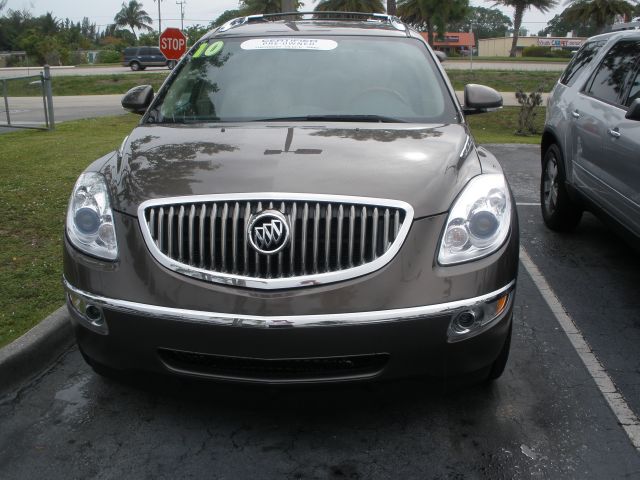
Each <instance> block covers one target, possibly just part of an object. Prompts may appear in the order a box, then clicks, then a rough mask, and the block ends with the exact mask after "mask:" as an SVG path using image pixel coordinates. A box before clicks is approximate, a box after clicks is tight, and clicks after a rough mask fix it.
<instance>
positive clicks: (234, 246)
mask: <svg viewBox="0 0 640 480" xmlns="http://www.w3.org/2000/svg"><path fill="white" fill-rule="evenodd" d="M239 218H240V204H239V203H238V202H236V203H235V205H234V206H233V216H232V218H231V265H232V267H231V272H232V273H238V219H239Z"/></svg>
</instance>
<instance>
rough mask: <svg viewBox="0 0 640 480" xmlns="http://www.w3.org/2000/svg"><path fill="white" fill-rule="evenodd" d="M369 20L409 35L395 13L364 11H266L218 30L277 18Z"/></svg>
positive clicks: (237, 19)
mask: <svg viewBox="0 0 640 480" xmlns="http://www.w3.org/2000/svg"><path fill="white" fill-rule="evenodd" d="M311 19H313V20H319V19H328V20H343V21H353V20H367V21H375V22H380V23H387V24H389V25H391V26H392V27H393V28H395V29H396V30H400V31H403V32H407V36H409V29H408V28H407V26H406V25H405V24H404V22H403V21H402V20H400V19H399V18H398V17H396V16H394V15H387V14H385V13H363V12H282V13H265V14H261V15H248V16H246V17H238V18H234V19H233V20H229V21H228V22H227V23H225V24H224V25H222V26H220V27H218V30H217V31H218V32H220V33H222V32H226V31H228V30H231V29H232V28H235V27H239V26H241V25H245V24H248V23H259V22H268V21H277V20H311Z"/></svg>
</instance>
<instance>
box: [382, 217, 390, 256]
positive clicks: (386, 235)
mask: <svg viewBox="0 0 640 480" xmlns="http://www.w3.org/2000/svg"><path fill="white" fill-rule="evenodd" d="M389 218H390V214H389V209H388V208H385V209H384V235H383V237H382V241H383V244H382V245H383V248H384V251H385V252H386V251H387V250H389Z"/></svg>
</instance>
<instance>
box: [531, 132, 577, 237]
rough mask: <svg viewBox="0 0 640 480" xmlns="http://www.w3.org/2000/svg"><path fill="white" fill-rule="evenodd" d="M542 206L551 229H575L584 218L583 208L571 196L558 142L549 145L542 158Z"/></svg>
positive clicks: (546, 221)
mask: <svg viewBox="0 0 640 480" xmlns="http://www.w3.org/2000/svg"><path fill="white" fill-rule="evenodd" d="M540 206H541V208H542V218H543V220H544V223H545V225H546V226H547V227H549V228H550V229H551V230H555V231H558V232H568V231H571V230H574V229H575V228H576V227H577V226H578V223H579V222H580V219H581V218H582V208H580V206H579V205H576V204H575V203H574V202H572V201H571V198H569V193H568V192H567V187H566V174H565V171H564V165H563V163H562V153H560V149H559V148H558V146H557V145H556V144H553V145H551V146H549V148H548V149H547V151H546V152H545V154H544V158H543V160H542V176H541V178H540Z"/></svg>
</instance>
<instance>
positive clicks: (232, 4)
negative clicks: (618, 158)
mask: <svg viewBox="0 0 640 480" xmlns="http://www.w3.org/2000/svg"><path fill="white" fill-rule="evenodd" d="M127 1H128V0H127ZM138 1H139V2H140V3H142V5H143V8H144V9H145V10H146V11H147V13H149V15H150V16H151V18H153V19H154V26H155V27H156V28H157V18H158V5H157V3H156V2H155V1H154V0H138ZM176 1H177V0H162V1H161V13H162V27H163V30H164V28H165V27H180V6H179V5H177V3H176ZM182 1H185V2H186V3H185V5H184V9H185V26H189V25H193V24H201V25H206V24H208V23H209V22H211V21H212V20H214V19H216V18H217V17H218V16H219V15H220V14H221V13H222V12H224V11H225V10H230V9H234V8H237V7H238V0H182ZM443 1H447V0H443ZM122 2H123V0H83V1H82V0H81V1H78V0H8V2H7V5H6V7H5V11H6V10H7V9H13V10H21V9H27V10H29V11H30V12H31V13H32V14H33V15H35V16H38V15H43V14H45V13H47V12H51V13H52V14H53V16H54V17H56V18H58V19H61V20H63V19H65V18H69V19H71V20H72V21H74V22H77V21H80V20H82V18H83V17H88V18H89V19H90V21H91V22H92V23H95V24H96V25H98V28H100V29H103V28H104V27H105V26H106V25H108V24H109V23H113V17H114V16H115V14H116V13H117V12H118V11H119V10H120V8H121V6H122ZM564 2H565V0H559V5H558V6H557V7H556V8H554V9H553V10H550V11H549V12H547V13H541V12H539V11H538V10H535V9H533V10H529V11H527V12H526V13H525V16H524V21H523V25H522V26H523V27H524V28H526V29H527V30H529V33H530V34H532V35H535V34H536V33H537V32H538V31H539V30H542V29H543V28H544V27H545V26H546V24H547V22H548V21H549V20H550V19H551V18H553V16H554V15H555V14H556V13H560V12H561V11H562V10H564V8H565V5H564ZM304 3H305V7H304V8H303V9H308V10H313V7H314V6H315V4H316V3H317V0H304ZM385 3H386V2H385ZM470 3H471V5H474V6H483V7H492V6H493V5H494V2H492V1H483V0H470ZM500 10H502V11H503V13H505V15H507V16H508V17H509V18H513V10H512V9H509V8H500Z"/></svg>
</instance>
